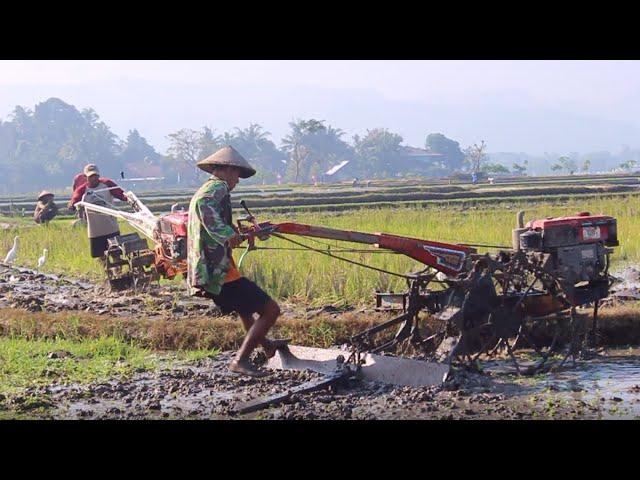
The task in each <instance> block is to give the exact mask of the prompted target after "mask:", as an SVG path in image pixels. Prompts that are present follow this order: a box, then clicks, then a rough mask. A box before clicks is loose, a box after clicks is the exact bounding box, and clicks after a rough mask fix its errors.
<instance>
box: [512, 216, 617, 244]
mask: <svg viewBox="0 0 640 480" xmlns="http://www.w3.org/2000/svg"><path fill="white" fill-rule="evenodd" d="M526 227H528V228H529V232H526V233H523V234H522V235H521V236H520V240H521V244H522V247H523V248H527V247H529V248H532V247H533V248H535V249H542V250H549V249H556V248H559V247H567V246H572V245H582V244H590V243H603V244H604V245H606V246H609V247H613V246H617V245H618V231H617V223H616V219H615V218H613V217H610V216H607V215H591V214H589V212H581V213H578V214H577V215H575V216H573V217H556V218H545V219H542V220H532V221H530V222H529V223H527V225H526ZM533 232H535V233H533ZM536 233H538V234H539V235H540V242H539V244H538V241H537V240H536V241H533V240H534V239H533V238H526V239H523V236H526V235H528V236H530V237H534V236H536ZM523 240H524V242H523ZM525 244H526V245H527V246H525Z"/></svg>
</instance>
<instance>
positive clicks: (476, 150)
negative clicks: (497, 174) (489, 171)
mask: <svg viewBox="0 0 640 480" xmlns="http://www.w3.org/2000/svg"><path fill="white" fill-rule="evenodd" d="M464 153H465V162H466V163H467V165H468V166H469V170H470V171H471V172H473V173H478V172H480V171H481V170H482V165H483V163H484V162H486V161H487V145H486V144H485V143H484V140H482V141H481V142H480V145H478V144H477V143H474V144H473V145H471V146H470V147H467V148H466V149H465V151H464Z"/></svg>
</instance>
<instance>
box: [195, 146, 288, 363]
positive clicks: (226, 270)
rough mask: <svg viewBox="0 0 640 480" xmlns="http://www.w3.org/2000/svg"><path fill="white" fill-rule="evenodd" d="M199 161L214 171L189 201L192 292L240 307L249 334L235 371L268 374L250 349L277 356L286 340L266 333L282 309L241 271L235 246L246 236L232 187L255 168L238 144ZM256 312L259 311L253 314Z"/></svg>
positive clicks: (225, 305)
mask: <svg viewBox="0 0 640 480" xmlns="http://www.w3.org/2000/svg"><path fill="white" fill-rule="evenodd" d="M198 167H199V168H201V169H202V170H204V171H205V172H208V173H211V174H212V177H211V178H210V179H209V180H207V182H206V183H205V184H204V185H202V187H200V189H199V190H198V191H197V192H196V193H195V195H194V196H193V198H192V199H191V204H190V205H189V227H188V228H189V230H188V235H187V241H188V249H187V251H188V272H187V282H188V284H189V293H190V294H191V295H200V296H205V297H208V298H211V299H213V301H214V302H215V304H216V305H218V306H219V307H220V309H221V310H222V312H223V313H225V314H228V313H231V312H237V313H238V314H239V315H240V318H241V320H242V324H243V326H244V328H245V330H246V332H247V335H246V337H245V339H244V341H243V342H242V345H241V346H240V349H239V350H238V353H237V354H236V357H235V358H234V360H233V361H232V362H231V364H230V365H229V369H230V370H231V371H233V372H236V373H241V374H245V375H251V376H264V375H266V373H265V372H264V371H261V370H259V369H258V368H256V367H255V366H254V365H253V364H252V363H251V361H250V358H249V357H250V355H251V352H252V351H253V350H254V349H255V348H256V347H257V346H258V345H262V347H263V348H264V351H265V353H266V355H267V357H272V356H273V355H275V352H276V350H277V349H278V348H281V347H284V346H285V345H286V341H285V340H270V339H268V338H267V337H266V336H267V333H268V332H269V329H270V328H271V327H272V326H273V325H274V323H275V322H276V319H277V318H278V316H279V315H280V307H279V306H278V304H277V303H276V302H275V301H274V300H273V299H272V298H271V297H269V295H267V294H266V293H265V292H264V291H263V290H262V289H261V288H260V287H258V286H257V285H256V284H255V283H254V282H252V281H251V280H249V279H247V278H245V277H243V276H242V275H241V274H240V272H239V271H238V269H237V267H236V265H235V262H234V260H233V256H232V255H231V252H232V249H233V248H234V247H236V246H238V245H239V244H240V243H242V241H243V240H244V238H243V237H242V236H241V235H240V234H239V233H238V231H237V228H236V227H234V226H233V223H232V220H231V197H230V192H231V190H233V189H234V187H235V186H236V185H237V184H238V181H239V179H240V178H248V177H251V176H252V175H255V173H256V171H255V170H254V169H253V168H252V167H251V166H250V165H249V163H248V162H247V161H246V160H245V159H244V158H243V157H242V156H241V155H240V154H239V153H238V152H237V151H236V150H235V149H234V148H233V147H225V148H222V149H221V150H218V151H217V152H216V153H214V154H213V155H211V156H210V157H207V158H205V159H204V160H200V161H199V162H198ZM254 313H257V314H258V315H259V316H258V318H257V319H254V316H253V315H254Z"/></svg>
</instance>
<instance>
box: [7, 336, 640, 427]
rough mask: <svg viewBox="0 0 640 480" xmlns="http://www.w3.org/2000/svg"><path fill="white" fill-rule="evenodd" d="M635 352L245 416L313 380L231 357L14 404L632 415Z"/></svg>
mask: <svg viewBox="0 0 640 480" xmlns="http://www.w3.org/2000/svg"><path fill="white" fill-rule="evenodd" d="M639 354H640V351H639V350H637V349H632V350H628V349H627V350H624V351H623V350H617V351H613V350H612V351H607V352H604V354H603V355H600V356H599V357H597V358H595V359H591V360H587V361H580V362H578V364H577V365H576V366H575V367H573V366H571V364H569V365H568V366H567V367H565V368H564V369H563V370H562V371H560V372H555V373H547V374H542V375H538V376H536V377H518V376H517V375H515V374H513V373H509V371H510V370H511V369H510V366H509V365H508V364H507V363H506V362H493V363H487V364H486V369H485V371H484V372H483V373H471V372H464V371H457V372H455V373H454V375H453V378H452V379H451V380H449V381H447V382H446V383H445V384H443V385H441V386H437V387H422V388H413V387H397V386H391V385H383V384H377V383H367V382H363V381H359V380H352V381H349V382H347V383H345V384H341V385H336V386H332V387H330V388H327V389H324V390H321V391H316V392H312V393H304V394H294V395H292V396H291V397H290V398H289V399H287V400H286V401H285V402H283V403H281V404H278V405H274V406H270V407H268V408H264V409H262V410H260V411H257V412H252V413H248V414H240V413H238V408H239V406H241V405H242V404H243V403H244V402H247V401H249V400H252V399H255V398H258V397H262V396H265V395H272V394H275V393H281V392H284V391H287V390H288V389H291V388H294V387H295V386H297V385H300V384H302V383H304V382H308V381H311V380H317V379H320V378H321V376H320V375H319V374H316V373H312V372H296V371H274V372H272V373H271V375H269V376H268V377H265V378H260V379H254V378H248V377H240V376H236V375H234V374H231V373H230V372H228V370H227V368H226V365H227V364H228V362H229V360H230V359H231V357H232V352H225V353H222V354H220V355H218V356H217V357H216V358H206V359H203V360H199V361H196V362H192V363H183V364H180V365H176V364H172V365H167V366H165V367H161V368H159V369H158V370H157V371H154V372H140V373H136V374H135V375H134V376H133V377H131V378H130V379H128V380H114V381H109V382H102V383H94V384H88V385H64V386H56V385H51V386H48V387H40V388H32V389H27V390H26V391H25V392H24V394H23V395H22V396H17V397H14V398H12V399H11V405H7V407H15V408H17V409H18V410H20V403H21V402H26V399H29V398H31V399H33V398H39V399H41V402H40V404H38V403H37V402H36V403H34V402H33V401H31V402H30V408H33V407H34V405H35V406H36V407H37V406H41V407H43V406H44V407H47V408H45V409H40V410H38V411H37V412H36V411H32V413H28V412H26V411H23V415H26V416H27V417H28V418H29V417H30V418H45V419H343V420H347V419H362V420H371V419H445V420H451V419H638V418H640V356H639Z"/></svg>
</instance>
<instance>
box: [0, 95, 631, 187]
mask: <svg viewBox="0 0 640 480" xmlns="http://www.w3.org/2000/svg"><path fill="white" fill-rule="evenodd" d="M345 137H346V133H345V132H344V131H343V130H341V129H339V128H336V127H334V126H332V125H329V124H327V123H326V122H325V121H324V120H318V119H298V120H294V121H292V122H290V123H289V132H288V133H287V134H286V135H285V136H284V137H283V138H282V139H280V141H279V145H276V144H275V143H274V141H273V140H272V139H271V134H270V133H269V132H268V131H265V130H264V128H263V127H262V126H260V125H258V124H256V123H252V124H250V125H249V126H248V127H246V128H235V129H233V131H230V132H221V133H219V132H217V131H216V130H214V129H212V128H210V127H203V128H202V129H201V130H192V129H181V130H178V131H176V132H173V133H170V134H169V135H168V136H167V138H168V140H169V148H168V149H167V152H166V154H164V155H162V154H160V153H159V152H157V151H156V150H155V148H154V147H153V146H151V145H150V144H149V143H148V142H147V140H146V139H145V138H144V137H142V136H141V135H140V133H139V132H138V131H137V130H135V129H133V130H130V131H129V133H128V135H127V138H126V139H125V140H121V139H120V138H118V136H117V135H115V134H114V133H113V132H111V130H110V129H109V127H108V126H107V125H106V124H105V123H104V122H102V121H101V120H100V118H99V117H98V115H97V113H96V112H95V111H94V110H92V109H90V108H88V109H83V110H81V111H79V110H78V109H76V108H75V107H74V106H73V105H69V104H67V103H65V102H63V101H62V100H60V99H57V98H50V99H48V100H47V101H45V102H42V103H39V104H38V105H36V106H35V108H34V110H29V109H25V108H23V107H20V106H17V107H16V108H15V109H14V111H13V112H12V114H11V115H10V116H9V118H8V119H7V120H6V121H0V175H1V176H2V177H1V178H2V179H3V181H2V182H1V183H0V185H1V186H0V193H2V194H8V193H16V192H25V191H30V192H33V191H36V190H39V189H42V188H48V189H54V188H61V187H66V186H68V185H70V183H71V179H72V178H73V176H74V175H75V174H76V173H78V172H80V171H81V170H82V167H83V166H84V165H85V164H87V163H96V164H98V165H99V166H100V167H101V169H102V171H103V172H105V173H107V172H110V173H111V174H112V175H114V174H116V173H117V172H125V174H126V175H127V176H128V177H136V176H145V177H149V176H151V177H157V176H161V177H165V179H164V181H163V184H164V185H167V186H172V185H182V186H192V185H196V184H198V183H199V182H201V181H202V180H203V179H204V178H205V176H206V174H205V173H204V172H201V171H200V170H199V169H197V168H195V163H196V162H197V161H198V160H200V159H202V158H205V157H206V156H208V155H210V154H212V153H213V152H215V151H216V150H217V149H219V148H221V147H223V146H225V145H231V146H233V147H234V148H236V149H237V150H238V151H239V152H240V153H241V154H242V155H243V156H245V157H246V158H247V159H248V160H249V162H250V163H251V164H252V165H253V166H254V167H255V168H256V170H257V172H258V174H257V175H256V176H255V177H254V178H252V179H250V182H254V183H276V182H293V183H302V182H313V181H327V180H339V179H344V178H353V177H358V178H362V179H364V178H367V179H373V178H393V177H404V176H431V177H443V176H449V175H452V174H456V173H457V174H460V173H464V172H466V173H472V172H476V173H478V172H486V173H487V174H492V175H501V174H516V175H526V174H531V173H535V174H543V173H549V172H553V171H558V172H560V171H564V172H566V173H574V172H577V171H579V170H580V171H584V172H586V171H591V170H592V166H593V165H595V164H600V165H602V164H606V165H607V169H609V170H610V169H615V168H618V169H619V170H625V171H629V170H632V169H634V168H635V166H636V164H637V161H638V160H640V155H639V152H637V151H631V150H629V149H627V151H626V152H623V155H624V158H617V162H616V161H613V162H612V158H613V157H612V156H611V154H609V153H608V152H596V153H595V154H590V155H587V156H582V157H581V156H579V155H577V154H573V153H571V154H569V155H562V156H554V155H552V154H545V156H544V157H539V158H536V157H532V156H529V155H526V154H511V153H497V154H491V155H489V154H488V153H487V145H486V143H485V142H484V141H481V142H479V143H475V144H473V145H471V146H468V147H466V148H464V149H462V148H461V146H460V144H459V143H458V142H456V141H455V140H452V139H450V138H447V137H446V136H445V135H443V134H441V133H431V134H428V135H426V137H425V142H424V144H423V145H420V146H419V147H412V146H408V145H404V139H403V138H402V136H401V135H399V134H397V133H394V132H391V131H389V130H388V129H386V128H374V129H371V130H367V131H366V133H365V134H364V135H362V136H359V135H354V136H353V137H352V138H351V139H350V140H348V139H346V138H345ZM607 155H608V156H609V157H607ZM603 157H607V158H604V160H606V161H605V162H603V161H602V160H603ZM345 161H348V164H347V166H346V167H345V168H343V169H341V170H339V171H338V173H336V174H335V175H332V176H330V177H329V176H327V175H326V172H328V171H329V170H330V169H332V168H333V167H336V166H338V165H339V164H341V163H344V162H345ZM612 163H613V164H612ZM534 170H535V172H534Z"/></svg>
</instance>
